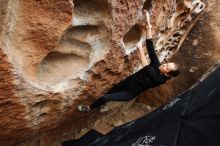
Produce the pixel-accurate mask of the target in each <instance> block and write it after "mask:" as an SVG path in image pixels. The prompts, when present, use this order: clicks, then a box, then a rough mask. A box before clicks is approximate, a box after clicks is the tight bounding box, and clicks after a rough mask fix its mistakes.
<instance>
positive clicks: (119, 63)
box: [0, 0, 219, 146]
mask: <svg viewBox="0 0 220 146" xmlns="http://www.w3.org/2000/svg"><path fill="white" fill-rule="evenodd" d="M216 3H217V2H216ZM218 5H219V4H218ZM143 8H144V9H148V10H149V11H150V12H151V13H152V15H151V17H152V24H153V26H154V27H153V35H154V41H155V46H156V50H157V52H158V55H159V56H160V60H161V61H166V60H169V58H170V57H171V56H173V55H174V54H175V53H177V52H178V51H180V52H181V50H182V51H188V50H190V48H189V47H187V48H182V49H181V48H180V47H181V45H182V44H183V41H184V40H185V38H186V36H187V34H188V33H189V31H190V30H191V29H192V27H193V25H195V24H196V21H197V20H198V19H199V15H200V13H201V12H202V10H203V9H204V8H205V5H204V4H203V3H202V2H201V1H199V0H194V1H191V0H178V1H175V0H157V1H151V0H146V1H145V0H135V1H134V0H120V1H119V0H74V1H72V0H46V1H45V0H19V1H17V0H1V1H0V14H1V15H0V48H1V49H0V60H1V63H0V105H1V106H0V115H1V117H0V121H1V122H0V145H2V146H6V145H7V146H10V145H23V146H30V145H32V146H40V145H41V146H50V145H51V146H55V145H59V144H60V143H61V142H62V140H63V139H68V138H71V135H72V137H74V136H73V135H74V134H75V133H77V132H78V130H81V129H82V128H83V127H85V126H87V127H92V125H90V124H89V121H90V120H91V118H94V117H95V116H96V114H97V113H91V114H80V113H79V112H77V111H76V109H75V107H76V106H77V104H78V103H80V102H82V101H84V102H87V103H89V102H91V101H92V100H94V99H96V98H98V97H99V96H100V95H102V94H103V93H105V92H106V91H107V90H108V89H109V88H110V87H111V86H112V85H114V84H115V83H117V82H119V81H120V80H121V79H123V78H125V77H126V76H128V75H130V74H132V73H133V72H135V71H137V70H138V69H139V68H140V65H139V60H138V57H137V52H136V49H135V47H134V46H135V43H136V42H138V41H140V39H141V34H140V29H139V26H140V25H141V23H143V22H142V21H141V20H142V16H141V11H142V9H143ZM206 14H207V15H212V17H213V18H214V17H215V14H214V13H213V9H209V10H208V11H206ZM210 17H211V16H210ZM200 18H201V17H200ZM217 18H218V17H216V19H217ZM204 21H205V19H204ZM216 21H217V20H216ZM218 21H219V20H218ZM214 22H215V21H213V23H209V24H210V25H215V24H214ZM216 24H217V23H216ZM202 27H203V25H202ZM209 27H210V26H209ZM204 28H205V29H207V31H209V32H210V33H211V32H214V31H215V30H216V29H218V27H217V26H216V29H215V28H213V29H208V28H206V27H204ZM194 39H195V38H194ZM200 39H201V40H200ZM200 39H199V40H193V44H194V45H195V46H199V44H200V42H202V39H203V38H202V36H201V38H200ZM218 39H219V37H218V36H217V33H216V35H213V38H212V39H211V37H210V38H207V39H206V40H211V41H213V45H216V46H213V47H215V48H217V47H219V43H217V42H218V41H217V40H218ZM203 44H204V43H203ZM204 45H206V44H204ZM188 46H191V45H190V44H189V45H188ZM207 50H208V49H207ZM203 51H205V50H203ZM215 51H216V52H217V53H218V54H217V53H213V52H215ZM215 51H214V49H210V52H211V53H213V54H215V55H216V56H208V57H207V58H211V59H210V63H209V64H208V65H210V64H211V63H212V62H214V61H213V60H216V58H219V51H218V50H217V49H215ZM200 53H205V55H207V54H206V52H200ZM174 58H175V57H174ZM180 58H181V57H180ZM194 58H195V56H194ZM182 59H183V58H181V60H182ZM204 59H206V58H203V60H201V61H200V62H202V61H204ZM176 60H177V61H178V60H180V59H178V58H177V59H176ZM180 63H183V62H180ZM196 63H197V62H196ZM197 64H198V63H197ZM184 65H185V66H187V65H186V64H184ZM195 67H197V66H195ZM205 67H207V66H205ZM205 67H204V68H203V70H204V71H205ZM187 69H188V68H187ZM193 69H194V70H195V69H196V68H193ZM194 70H193V71H194ZM200 74H201V73H200ZM200 74H199V75H200ZM186 75H191V74H185V76H186ZM199 75H197V76H196V77H195V79H196V78H197V77H198V76H199ZM185 76H184V77H185ZM180 79H181V77H180ZM172 82H175V81H172ZM191 83H192V82H190V84H191ZM184 84H187V86H189V83H188V82H186V83H185V82H184ZM171 85H172V84H171V83H168V84H167V85H164V86H163V87H160V89H156V90H153V91H152V92H151V91H150V92H151V93H150V92H149V93H150V94H149V96H148V97H149V98H147V103H152V104H156V105H157V104H159V103H160V102H161V101H163V102H165V101H167V100H168V99H169V97H168V96H167V97H164V98H162V97H163V95H164V94H166V93H167V92H168V91H169V92H170V91H172V93H173V94H177V93H179V92H180V90H174V91H173V90H170V88H171V87H172V86H171ZM174 85H175V87H176V88H178V89H179V88H181V90H183V89H184V88H186V87H187V86H182V84H181V83H178V82H175V84H174ZM147 94H148V93H147ZM161 95H162V96H161ZM168 95H169V94H168ZM154 96H156V97H154ZM150 97H152V98H150ZM154 99H159V101H154ZM143 102H146V101H143ZM122 109H123V108H122Z"/></svg>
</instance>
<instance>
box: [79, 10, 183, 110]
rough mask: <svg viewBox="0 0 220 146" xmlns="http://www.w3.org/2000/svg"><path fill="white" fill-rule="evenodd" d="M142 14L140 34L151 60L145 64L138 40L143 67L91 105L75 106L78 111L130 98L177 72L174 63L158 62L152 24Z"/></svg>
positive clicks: (144, 57)
mask: <svg viewBox="0 0 220 146" xmlns="http://www.w3.org/2000/svg"><path fill="white" fill-rule="evenodd" d="M143 15H144V18H145V24H144V25H143V26H142V27H141V31H142V36H143V35H145V38H146V46H147V51H148V54H149V58H150V60H151V62H150V64H149V65H147V59H146V56H145V53H144V49H143V47H142V42H141V41H140V42H138V43H137V44H136V47H137V49H138V57H139V58H140V61H141V64H142V66H143V68H142V69H141V70H139V71H138V72H136V73H134V74H133V75H131V76H129V77H127V78H125V79H124V80H122V81H121V82H119V83H118V84H116V85H114V86H113V87H112V88H111V89H110V90H109V91H108V92H107V93H106V94H105V95H104V96H102V97H101V98H99V99H97V100H96V101H95V102H93V103H92V104H91V105H83V104H81V105H79V106H78V107H77V109H78V110H79V111H83V112H89V111H91V110H92V109H95V108H98V107H100V106H102V105H105V103H106V102H108V101H129V100H132V99H134V98H135V97H136V96H138V95H139V94H140V93H141V92H143V91H145V90H147V89H149V88H153V87H157V86H159V85H161V84H163V83H165V82H166V81H167V80H168V79H170V78H171V77H175V76H177V75H178V74H179V70H178V67H177V65H176V64H175V63H172V62H170V63H164V64H160V62H159V59H158V57H157V55H156V52H155V49H154V45H153V42H152V34H151V28H152V26H151V23H150V16H149V13H148V12H147V11H146V10H144V11H143Z"/></svg>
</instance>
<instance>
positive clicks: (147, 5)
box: [143, 0, 152, 11]
mask: <svg viewBox="0 0 220 146" xmlns="http://www.w3.org/2000/svg"><path fill="white" fill-rule="evenodd" d="M143 9H144V10H147V11H151V9H152V0H146V1H145V3H144V6H143Z"/></svg>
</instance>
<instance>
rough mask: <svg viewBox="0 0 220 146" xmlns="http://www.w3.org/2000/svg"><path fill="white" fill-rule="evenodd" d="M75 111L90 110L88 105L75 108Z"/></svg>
mask: <svg viewBox="0 0 220 146" xmlns="http://www.w3.org/2000/svg"><path fill="white" fill-rule="evenodd" d="M77 109H78V110H79V111H81V112H90V111H91V109H90V107H89V106H88V105H83V104H81V105H79V106H78V107H77Z"/></svg>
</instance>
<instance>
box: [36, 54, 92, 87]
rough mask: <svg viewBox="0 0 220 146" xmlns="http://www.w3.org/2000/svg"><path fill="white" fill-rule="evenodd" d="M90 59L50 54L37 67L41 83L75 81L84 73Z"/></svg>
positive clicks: (72, 55)
mask: <svg viewBox="0 0 220 146" xmlns="http://www.w3.org/2000/svg"><path fill="white" fill-rule="evenodd" d="M88 64H89V59H88V58H84V57H82V56H78V55H76V54H63V53H60V52H50V53H49V54H48V55H47V56H46V57H45V58H44V59H43V60H42V61H41V63H40V64H39V65H38V66H37V77H38V79H39V81H41V82H44V83H46V84H48V85H51V84H56V83H58V82H62V81H63V80H65V79H66V80H67V79H74V78H76V77H78V76H79V75H80V74H81V73H82V72H84V71H85V70H86V69H87V67H88Z"/></svg>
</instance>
